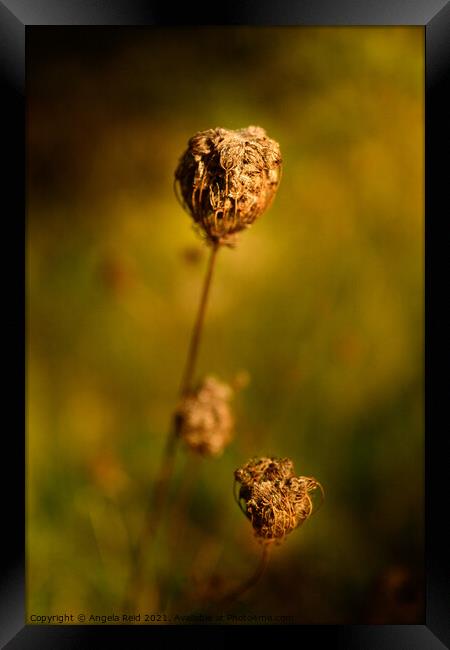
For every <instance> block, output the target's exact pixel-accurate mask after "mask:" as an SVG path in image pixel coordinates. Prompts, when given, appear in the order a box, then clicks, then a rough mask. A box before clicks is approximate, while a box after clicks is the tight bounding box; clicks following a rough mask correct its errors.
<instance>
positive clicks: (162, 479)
mask: <svg viewBox="0 0 450 650" xmlns="http://www.w3.org/2000/svg"><path fill="white" fill-rule="evenodd" d="M218 250H219V244H217V243H213V244H212V249H211V254H210V258H209V262H208V267H207V270H206V276H205V280H204V284H203V289H202V293H201V297H200V304H199V307H198V312H197V317H196V320H195V324H194V327H193V330H192V334H191V339H190V343H189V349H188V354H187V358H186V363H185V368H184V372H183V379H182V382H181V386H180V391H179V397H183V396H184V395H186V394H187V393H189V392H190V391H191V390H192V380H193V376H194V372H195V366H196V362H197V358H198V350H199V345H200V339H201V334H202V330H203V323H204V320H205V314H206V306H207V304H208V296H209V290H210V287H211V280H212V276H213V271H214V267H215V262H216V258H217V252H218ZM177 442H178V425H177V421H176V418H175V417H173V418H172V422H171V427H170V431H169V434H168V436H167V439H166V444H165V448H164V453H163V457H162V461H161V465H160V468H159V472H158V475H157V478H156V480H155V485H154V492H153V499H152V500H151V501H150V503H149V505H148V508H147V510H146V513H145V521H144V527H143V530H142V532H141V535H140V537H139V541H138V544H137V548H136V549H135V551H134V553H133V554H132V568H131V575H130V582H129V587H128V589H127V594H126V598H125V602H124V610H125V609H126V608H128V607H129V606H130V604H131V599H132V596H131V590H132V589H133V591H134V592H138V591H139V587H140V584H141V581H142V580H143V575H144V561H145V557H146V555H147V554H148V552H149V545H150V541H151V540H153V539H154V538H155V536H156V531H157V529H158V527H159V523H160V520H161V516H162V513H163V512H164V506H165V503H166V499H167V495H168V491H169V485H170V481H171V478H172V475H173V468H174V463H175V455H176V450H177Z"/></svg>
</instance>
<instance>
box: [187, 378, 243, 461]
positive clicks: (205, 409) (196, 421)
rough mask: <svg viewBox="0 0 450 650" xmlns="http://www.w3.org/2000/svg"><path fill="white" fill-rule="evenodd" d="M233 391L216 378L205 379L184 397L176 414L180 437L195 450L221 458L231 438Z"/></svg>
mask: <svg viewBox="0 0 450 650" xmlns="http://www.w3.org/2000/svg"><path fill="white" fill-rule="evenodd" d="M232 395H233V391H232V389H231V387H230V386H228V384H224V383H222V382H220V381H218V380H217V379H215V378H214V377H206V378H205V379H204V380H203V381H202V382H201V384H200V386H199V387H198V388H197V389H196V390H195V391H194V392H192V393H190V394H188V395H186V396H185V397H183V398H182V399H181V401H180V403H179V405H178V408H177V410H176V412H175V416H176V422H177V431H178V434H179V436H180V437H181V438H182V439H183V440H184V442H185V443H186V444H187V445H188V447H190V448H191V449H192V450H193V451H195V452H197V453H199V454H202V455H204V456H219V455H220V454H221V453H222V452H223V450H224V448H225V447H226V445H227V444H228V443H229V441H230V440H231V437H232V430H233V426H234V418H233V414H232V411H231V407H230V404H229V402H230V400H231V398H232Z"/></svg>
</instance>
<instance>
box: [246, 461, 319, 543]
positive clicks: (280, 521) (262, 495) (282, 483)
mask: <svg viewBox="0 0 450 650" xmlns="http://www.w3.org/2000/svg"><path fill="white" fill-rule="evenodd" d="M234 477H235V480H236V482H237V483H239V484H240V488H239V499H238V503H239V505H240V507H241V509H242V510H243V512H244V514H245V515H246V516H247V517H248V518H249V519H250V521H251V522H252V526H253V529H254V531H255V535H256V536H257V537H259V538H260V539H261V540H264V541H266V542H269V541H274V540H280V539H283V538H284V537H285V536H286V535H287V534H288V533H290V532H291V531H293V530H294V529H295V528H297V527H298V526H300V525H301V524H302V523H303V522H304V521H306V519H307V518H308V517H309V516H310V515H311V514H312V511H313V502H312V499H311V497H310V494H311V493H312V492H314V491H315V490H316V489H317V488H319V489H320V490H321V492H322V494H323V490H322V486H321V485H320V483H319V482H318V481H316V479H314V478H310V477H306V476H295V474H294V465H293V462H292V461H291V460H290V459H289V458H279V459H278V458H259V459H252V460H250V461H249V462H248V463H246V464H245V465H244V466H243V467H241V468H239V469H237V470H236V471H235V473H234ZM242 504H243V505H242Z"/></svg>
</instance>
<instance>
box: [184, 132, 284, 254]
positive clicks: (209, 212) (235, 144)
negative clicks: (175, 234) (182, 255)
mask: <svg viewBox="0 0 450 650" xmlns="http://www.w3.org/2000/svg"><path fill="white" fill-rule="evenodd" d="M281 162H282V161H281V153H280V147H279V145H278V143H277V142H275V140H271V139H270V138H269V137H268V136H267V135H266V132H265V131H264V129H262V128H261V127H259V126H249V127H248V128H246V129H238V130H237V131H230V130H228V129H222V128H215V129H208V130H206V131H200V132H199V133H196V134H195V135H194V136H193V137H192V138H191V139H190V140H189V143H188V148H187V150H186V151H185V152H184V154H183V155H182V157H181V159H180V162H179V164H178V167H177V169H176V172H175V187H176V190H177V194H178V196H179V199H180V201H181V203H182V205H183V207H184V208H185V209H186V210H187V211H188V212H189V213H190V215H191V216H192V218H193V219H194V221H195V223H196V224H197V226H198V227H199V228H200V230H201V231H202V232H203V233H204V235H205V236H206V238H207V240H208V241H209V242H211V243H216V244H225V245H228V246H232V245H234V243H235V234H236V233H237V232H239V231H240V230H244V229H245V228H248V227H249V226H251V224H252V223H253V222H254V221H255V219H257V218H258V217H259V216H260V215H261V214H262V213H263V212H264V211H265V210H266V209H267V208H268V207H269V205H270V203H271V201H272V199H273V197H274V195H275V192H276V190H277V188H278V184H279V182H280V177H281Z"/></svg>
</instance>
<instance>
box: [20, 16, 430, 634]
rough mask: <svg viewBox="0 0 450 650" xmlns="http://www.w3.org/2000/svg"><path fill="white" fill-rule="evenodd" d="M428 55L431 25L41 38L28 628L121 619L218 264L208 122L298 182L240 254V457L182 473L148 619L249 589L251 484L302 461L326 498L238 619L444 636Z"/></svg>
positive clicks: (35, 131)
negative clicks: (247, 496)
mask: <svg viewBox="0 0 450 650" xmlns="http://www.w3.org/2000/svg"><path fill="white" fill-rule="evenodd" d="M423 45H424V43H423V30H422V29H421V28H287V27H286V28H244V27H236V28H232V27H228V28H225V27H224V28H149V29H124V28H120V29H102V28H88V29H77V28H70V30H69V29H67V30H64V29H62V28H58V30H57V31H51V30H46V29H38V30H32V32H31V34H30V45H29V50H28V63H27V65H28V85H29V98H30V99H29V104H28V162H29V165H28V170H29V173H28V180H29V182H28V197H27V202H28V218H27V609H28V615H31V614H32V613H38V614H51V613H60V612H61V611H66V612H72V613H74V614H76V613H77V612H79V611H80V612H88V611H92V612H93V613H97V614H108V613H112V612H113V611H116V612H117V611H118V609H119V607H120V602H121V598H122V595H123V589H124V585H125V581H126V575H127V568H128V565H127V563H128V561H129V552H130V551H129V549H130V539H133V538H134V537H135V536H136V535H137V534H138V531H139V529H140V526H141V524H142V517H143V514H144V508H145V505H146V501H147V499H148V497H149V492H150V490H151V485H152V478H153V476H154V474H155V471H156V468H157V466H158V461H159V458H160V454H161V451H162V447H163V444H164V439H165V435H166V432H167V427H168V423H169V420H170V415H171V411H172V409H173V406H174V400H175V397H176V393H177V388H178V384H179V381H180V375H181V369H182V364H183V362H184V356H185V353H186V348H187V343H188V339H189V333H190V329H191V326H192V322H193V318H194V314H195V310H196V305H197V300H198V295H199V290H200V283H201V279H202V275H203V272H204V267H205V263H206V250H204V249H203V248H202V245H201V242H200V241H199V239H198V238H197V237H196V235H195V233H194V232H193V230H192V227H191V223H190V220H189V218H188V216H187V215H186V214H184V213H183V211H182V210H181V208H180V207H179V205H178V204H177V202H176V200H175V197H174V194H173V190H172V179H173V172H174V169H175V167H176V164H177V162H178V158H179V156H180V154H181V153H182V151H183V149H184V148H185V145H186V142H187V140H188V138H189V137H190V136H191V135H192V134H193V133H194V132H195V131H197V130H201V129H205V128H210V127H215V126H223V127H226V128H241V127H245V126H248V125H249V124H256V125H260V126H263V127H264V128H265V129H266V130H267V132H268V134H269V135H270V136H271V137H273V138H275V139H276V140H278V141H279V143H280V146H281V150H282V154H283V160H284V171H283V179H282V183H281V186H280V189H279V192H278V195H277V197H276V199H275V201H274V204H273V207H272V208H271V209H270V211H269V212H268V213H267V214H266V215H264V216H263V217H262V218H261V220H260V221H258V222H257V223H256V224H255V225H254V227H253V228H252V229H251V230H249V231H248V232H246V233H244V234H243V235H242V237H241V243H240V245H239V247H238V248H237V249H236V250H234V251H229V250H224V251H221V253H220V258H219V260H218V262H219V263H218V267H217V274H216V277H215V279H214V285H213V291H212V296H211V302H210V305H209V309H208V315H207V325H206V330H205V336H204V340H203V343H202V348H201V355H200V361H199V370H200V372H201V373H204V372H208V373H209V372H212V373H216V374H217V375H218V376H219V377H222V378H224V379H231V378H232V377H233V376H234V375H235V373H236V372H238V371H239V370H241V369H245V370H246V371H248V372H249V374H250V376H251V383H250V385H249V386H248V388H247V389H245V390H244V391H242V392H241V393H240V394H239V395H238V397H237V399H236V410H237V433H236V438H235V440H234V442H233V444H232V445H231V446H230V447H229V448H228V449H227V451H226V453H225V454H224V456H223V457H222V458H220V459H217V460H203V461H198V462H195V461H193V460H192V459H191V460H188V459H186V456H185V454H183V453H180V454H179V457H178V463H177V473H176V477H175V478H176V481H175V482H176V483H178V482H180V481H182V474H183V467H184V465H185V464H186V472H185V473H194V480H193V483H192V486H191V491H190V492H189V493H188V495H187V497H186V501H185V503H184V505H183V507H182V508H181V509H180V508H178V510H177V506H176V505H175V504H174V505H173V511H172V518H170V517H169V516H168V517H167V525H166V526H165V528H164V529H163V530H161V531H160V535H159V537H158V542H157V545H156V547H155V549H154V553H153V555H152V556H151V557H149V562H148V567H147V569H148V574H149V581H148V585H149V586H148V590H147V593H146V594H144V597H145V600H144V601H143V602H142V603H141V604H140V609H141V611H142V612H144V611H148V612H150V613H152V612H155V611H157V609H158V607H161V606H162V605H166V606H167V608H168V611H172V612H173V611H179V612H180V613H183V612H184V613H188V612H189V611H190V610H189V607H190V605H189V594H190V593H191V594H192V593H194V592H196V590H199V589H201V588H202V586H203V585H204V583H205V580H210V579H211V577H213V578H214V576H215V579H216V581H217V584H218V585H219V586H226V585H234V584H235V583H236V582H237V581H239V580H240V579H241V578H242V577H244V576H246V575H247V574H248V573H249V572H251V570H252V569H253V566H254V565H255V564H256V562H257V553H258V548H257V544H256V542H255V540H254V539H253V537H252V533H251V527H250V524H249V522H248V521H246V520H245V518H244V517H243V516H242V514H241V513H240V512H239V510H238V508H237V507H236V504H235V503H234V501H233V497H232V483H233V470H234V469H235V468H236V467H237V466H239V465H240V464H242V463H243V462H245V461H246V460H247V459H248V458H249V457H251V456H254V455H280V456H290V457H292V458H293V460H294V462H295V465H296V469H297V470H298V472H299V473H300V474H304V475H314V476H316V477H317V478H318V479H319V480H320V481H321V482H322V484H323V485H324V488H325V491H326V503H325V505H324V507H323V508H322V509H321V511H320V512H319V513H318V514H317V516H314V517H313V518H312V519H311V520H310V521H308V522H307V523H306V524H305V525H304V527H303V528H301V529H300V530H298V531H295V532H294V533H292V535H290V536H289V537H288V539H287V540H286V542H285V543H284V544H283V545H282V546H281V547H280V548H278V549H277V550H276V553H274V556H273V560H272V563H271V566H270V568H269V570H268V573H267V574H266V576H265V577H264V579H263V580H262V581H261V584H260V586H259V587H258V588H255V589H254V590H253V591H252V592H251V593H249V594H248V596H247V597H246V598H245V599H244V600H243V601H242V602H241V603H239V604H237V605H235V606H234V610H233V611H236V612H255V613H259V614H273V615H275V614H292V615H295V616H297V617H298V619H297V621H296V622H300V623H301V622H304V623H367V622H381V623H401V622H405V623H414V622H421V620H422V615H423V608H422V598H423V583H422V571H423V564H422V563H423V529H422V528H423V437H424V426H423V390H422V389H423V385H422V383H423V319H422V311H423V225H424V223H423V219H424V214H423V190H424V188H423V112H424V104H423V75H424V58H423ZM168 514H169V513H168ZM167 539H168V540H169V541H167ZM398 576H400V578H399V577H398ZM402 576H403V578H402ZM161 594H162V597H163V602H162V603H161V602H160V601H159V600H158V599H159V597H160V596H161Z"/></svg>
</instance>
